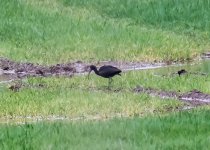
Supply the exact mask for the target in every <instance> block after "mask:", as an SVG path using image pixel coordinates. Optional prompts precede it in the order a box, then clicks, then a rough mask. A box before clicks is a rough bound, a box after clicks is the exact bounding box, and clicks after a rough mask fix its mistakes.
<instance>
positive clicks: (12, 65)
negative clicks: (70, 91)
mask: <svg viewBox="0 0 210 150" xmlns="http://www.w3.org/2000/svg"><path fill="white" fill-rule="evenodd" d="M0 68H1V69H2V70H3V73H7V74H10V73H13V74H16V75H17V76H18V77H19V78H22V77H25V76H43V77H45V76H53V75H65V76H72V75H73V74H74V73H83V72H86V71H87V70H88V65H87V64H84V63H82V62H81V61H77V62H73V63H66V64H56V65H52V66H43V65H39V64H33V63H28V62H26V63H21V62H14V61H12V60H9V59H6V58H0Z"/></svg>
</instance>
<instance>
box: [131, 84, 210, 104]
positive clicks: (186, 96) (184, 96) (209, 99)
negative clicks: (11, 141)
mask: <svg viewBox="0 0 210 150" xmlns="http://www.w3.org/2000/svg"><path fill="white" fill-rule="evenodd" d="M134 92H136V93H146V94H148V95H151V96H157V97H160V98H162V99H168V98H172V99H177V100H181V101H184V102H187V103H190V104H191V105H192V106H200V105H206V104H207V105H209V104H210V94H205V93H203V92H201V91H199V90H196V89H195V90H192V91H189V92H186V93H180V92H176V91H163V90H158V89H153V88H144V87H141V86H137V87H136V88H134Z"/></svg>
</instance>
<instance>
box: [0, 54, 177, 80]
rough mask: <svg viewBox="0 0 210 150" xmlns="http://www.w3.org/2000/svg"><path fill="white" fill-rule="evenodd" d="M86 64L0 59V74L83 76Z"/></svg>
mask: <svg viewBox="0 0 210 150" xmlns="http://www.w3.org/2000/svg"><path fill="white" fill-rule="evenodd" d="M89 65H90V64H88V63H84V62H82V61H76V62H69V63H60V64H55V65H51V66H44V65H40V64H34V63H30V62H15V61H12V60H9V59H7V58H0V74H7V75H9V74H10V75H11V74H13V75H16V76H17V77H18V78H22V77H25V76H43V77H45V76H54V75H65V76H72V75H74V74H76V75H78V74H85V73H87V72H88V71H89ZM93 65H96V66H97V67H100V66H103V65H112V66H115V67H118V68H119V69H121V70H122V71H123V72H125V71H130V70H144V69H155V68H161V67H166V66H173V65H181V64H167V63H143V62H123V61H100V62H97V63H93Z"/></svg>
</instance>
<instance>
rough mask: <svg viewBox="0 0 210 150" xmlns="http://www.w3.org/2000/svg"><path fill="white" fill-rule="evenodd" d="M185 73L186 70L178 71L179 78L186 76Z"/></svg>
mask: <svg viewBox="0 0 210 150" xmlns="http://www.w3.org/2000/svg"><path fill="white" fill-rule="evenodd" d="M185 73H187V71H186V70H185V69H181V70H179V71H177V74H178V75H179V76H181V75H183V74H185Z"/></svg>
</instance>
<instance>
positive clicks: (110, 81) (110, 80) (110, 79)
mask: <svg viewBox="0 0 210 150" xmlns="http://www.w3.org/2000/svg"><path fill="white" fill-rule="evenodd" d="M111 83H112V78H109V84H108V88H110V86H111Z"/></svg>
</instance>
